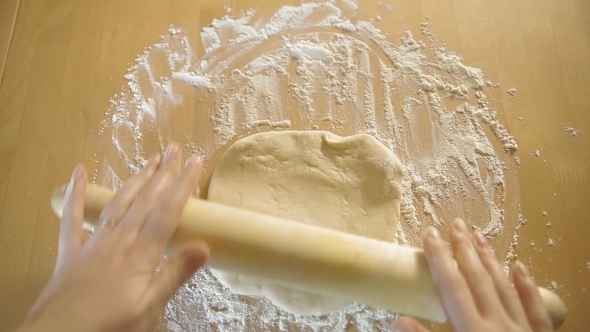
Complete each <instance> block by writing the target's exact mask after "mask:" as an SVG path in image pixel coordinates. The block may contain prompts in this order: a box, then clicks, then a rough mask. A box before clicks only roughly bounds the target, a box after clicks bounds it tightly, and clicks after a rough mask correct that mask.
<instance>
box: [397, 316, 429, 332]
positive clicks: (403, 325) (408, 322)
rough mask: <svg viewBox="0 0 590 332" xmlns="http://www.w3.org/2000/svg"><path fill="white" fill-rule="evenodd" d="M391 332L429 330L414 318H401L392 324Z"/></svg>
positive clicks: (426, 331) (425, 331)
mask: <svg viewBox="0 0 590 332" xmlns="http://www.w3.org/2000/svg"><path fill="white" fill-rule="evenodd" d="M391 332H428V329H427V328H425V327H424V326H423V325H422V324H420V322H418V321H417V320H415V319H413V318H409V317H401V318H398V319H396V320H395V321H394V322H393V324H391Z"/></svg>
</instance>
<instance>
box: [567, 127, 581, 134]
mask: <svg viewBox="0 0 590 332" xmlns="http://www.w3.org/2000/svg"><path fill="white" fill-rule="evenodd" d="M565 132H566V133H567V134H568V135H570V137H578V135H580V133H581V132H582V131H581V130H579V129H576V128H574V127H572V126H567V127H565Z"/></svg>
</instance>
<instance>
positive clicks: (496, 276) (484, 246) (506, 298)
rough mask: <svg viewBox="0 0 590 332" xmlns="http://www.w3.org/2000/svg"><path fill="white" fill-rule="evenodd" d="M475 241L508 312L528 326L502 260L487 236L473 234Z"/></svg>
mask: <svg viewBox="0 0 590 332" xmlns="http://www.w3.org/2000/svg"><path fill="white" fill-rule="evenodd" d="M472 240H473V243H474V245H475V248H476V251H477V254H478V255H479V258H480V260H481V263H482V264H483V266H484V267H485V269H486V270H487V271H488V273H489V275H490V276H491V277H492V281H493V283H494V288H495V289H496V292H497V294H498V297H499V298H500V302H501V303H502V305H503V306H504V308H505V311H506V313H507V314H508V316H510V318H512V320H513V321H515V322H516V323H518V324H519V326H527V325H528V322H527V318H526V314H525V312H524V308H523V307H522V303H521V302H520V298H519V297H518V293H517V292H516V289H515V288H514V287H513V286H512V284H511V283H510V280H509V279H508V276H507V275H506V273H505V272H504V270H503V269H502V266H501V265H500V262H499V261H498V259H497V258H496V256H495V255H494V252H493V251H492V250H491V248H490V246H489V244H488V241H487V240H486V238H485V236H484V235H483V234H481V233H479V232H477V233H475V234H474V236H473V239H472Z"/></svg>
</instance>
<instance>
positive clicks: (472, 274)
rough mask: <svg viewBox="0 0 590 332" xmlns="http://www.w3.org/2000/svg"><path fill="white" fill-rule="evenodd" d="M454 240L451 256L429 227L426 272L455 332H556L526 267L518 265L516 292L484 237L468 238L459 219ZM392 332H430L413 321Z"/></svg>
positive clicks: (397, 324) (395, 326)
mask: <svg viewBox="0 0 590 332" xmlns="http://www.w3.org/2000/svg"><path fill="white" fill-rule="evenodd" d="M450 239H451V248H452V252H453V255H451V251H450V250H449V249H448V248H447V246H446V245H445V243H444V242H443V240H442V239H441V237H440V235H439V234H438V232H437V231H436V229H434V228H432V227H431V228H429V229H427V230H426V232H425V233H424V251H425V254H426V259H427V260H428V266H429V268H430V271H431V273H432V277H433V279H434V282H435V283H436V285H437V286H438V289H439V293H440V296H441V299H442V303H443V307H444V309H445V312H446V314H447V317H448V319H449V321H450V322H451V324H452V325H453V328H454V330H455V331H458V332H467V331H484V332H485V331H489V332H492V331H494V332H495V331H507V332H512V331H523V332H533V331H534V332H545V331H547V332H548V331H553V325H552V323H551V319H550V318H549V314H548V312H547V310H546V308H545V306H544V304H543V300H542V299H541V295H540V294H539V291H538V290H537V286H536V285H535V282H534V281H533V279H532V278H531V276H530V274H529V272H528V271H527V269H526V267H525V266H524V264H522V263H521V262H520V261H518V262H516V264H515V265H514V267H513V269H512V279H513V282H514V286H513V285H512V284H511V283H510V281H509V279H508V277H507V276H506V274H505V273H504V271H503V270H502V267H501V266H500V263H499V262H498V260H497V259H496V257H495V256H494V253H493V252H492V250H491V248H490V246H489V245H488V243H487V241H486V238H485V236H483V235H482V234H481V233H476V234H474V236H473V237H472V238H470V237H469V232H468V230H467V227H466V226H465V223H464V222H463V221H462V220H460V219H457V220H455V221H454V222H453V223H452V225H451V231H450ZM453 256H454V259H453ZM455 261H456V263H455ZM393 331H403V332H410V331H411V332H426V331H428V330H427V329H426V328H425V327H424V326H422V325H421V324H420V323H419V322H418V321H416V320H415V319H412V318H405V317H404V318H400V319H398V320H396V321H395V322H394V324H393Z"/></svg>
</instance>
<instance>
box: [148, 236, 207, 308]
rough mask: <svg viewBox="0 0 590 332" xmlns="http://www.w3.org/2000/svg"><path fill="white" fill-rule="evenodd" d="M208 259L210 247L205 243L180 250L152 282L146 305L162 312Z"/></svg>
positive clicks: (196, 243)
mask: <svg viewBox="0 0 590 332" xmlns="http://www.w3.org/2000/svg"><path fill="white" fill-rule="evenodd" d="M207 258H209V246H207V244H206V243H205V242H201V241H198V242H194V243H191V244H189V245H186V246H184V247H183V248H181V249H179V250H178V251H177V252H176V253H175V254H173V255H172V256H170V258H169V259H168V261H166V262H165V263H164V266H162V268H161V269H160V272H158V274H157V275H156V276H155V277H154V279H153V280H152V283H151V284H150V286H149V288H148V291H147V292H146V297H145V299H144V303H147V304H148V305H150V304H152V305H155V306H157V307H158V308H157V311H158V312H161V311H162V309H163V308H164V306H165V305H166V304H167V303H168V301H169V300H170V298H171V297H172V296H173V295H174V293H175V292H176V291H177V290H178V288H180V286H182V285H183V284H184V283H185V282H186V281H187V280H188V279H189V278H190V277H191V276H192V275H193V274H195V272H196V271H197V269H198V268H200V267H201V266H203V265H204V264H205V262H206V261H207ZM160 307H161V308H160Z"/></svg>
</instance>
